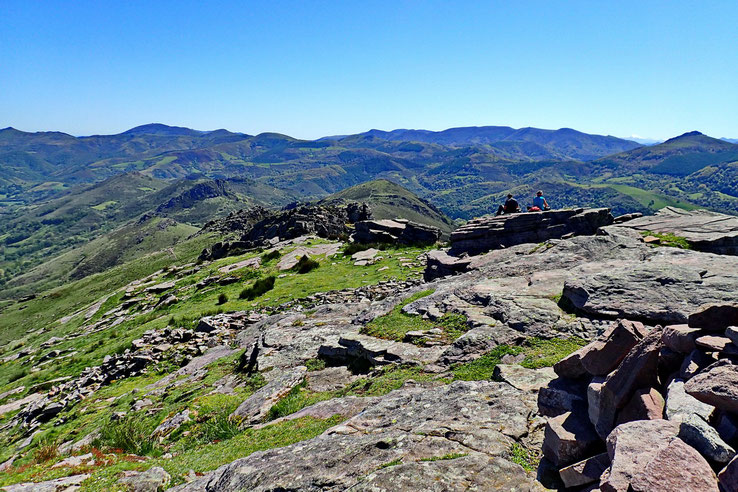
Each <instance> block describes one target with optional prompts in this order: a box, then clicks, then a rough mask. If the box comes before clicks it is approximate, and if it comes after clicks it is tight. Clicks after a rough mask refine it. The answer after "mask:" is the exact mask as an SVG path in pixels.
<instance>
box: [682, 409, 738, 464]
mask: <svg viewBox="0 0 738 492" xmlns="http://www.w3.org/2000/svg"><path fill="white" fill-rule="evenodd" d="M679 437H680V438H681V439H682V441H684V442H686V443H687V444H689V445H690V446H692V447H693V448H694V449H696V450H697V451H699V453H700V454H701V455H702V456H704V457H705V458H706V459H708V460H709V461H711V462H713V463H718V464H720V465H725V464H727V463H728V461H730V460H731V459H732V458H733V456H735V450H734V449H733V448H732V447H730V445H728V444H727V443H726V442H725V441H723V440H722V439H721V438H720V435H719V434H718V432H717V431H716V430H715V429H713V428H712V427H711V426H710V425H709V424H708V423H707V422H705V421H704V420H703V419H702V418H701V417H699V416H697V415H690V416H689V417H687V418H685V419H684V420H683V421H682V422H681V424H680V425H679Z"/></svg>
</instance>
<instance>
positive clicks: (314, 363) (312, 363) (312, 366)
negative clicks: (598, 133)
mask: <svg viewBox="0 0 738 492" xmlns="http://www.w3.org/2000/svg"><path fill="white" fill-rule="evenodd" d="M305 367H307V370H308V371H311V372H312V371H320V370H322V369H325V361H324V360H323V359H318V358H315V359H309V360H306V361H305Z"/></svg>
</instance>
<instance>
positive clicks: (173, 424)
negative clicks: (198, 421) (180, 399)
mask: <svg viewBox="0 0 738 492" xmlns="http://www.w3.org/2000/svg"><path fill="white" fill-rule="evenodd" d="M191 420H192V419H191V418H190V411H189V410H183V411H181V412H179V413H178V414H175V415H173V416H172V417H170V418H168V419H166V420H164V421H163V422H162V423H161V424H159V425H158V426H157V428H156V429H154V431H153V432H152V433H151V437H152V438H154V439H155V438H159V439H161V438H163V437H166V436H167V435H169V434H171V433H172V432H174V431H176V430H177V429H179V428H180V427H182V426H183V425H184V424H186V423H187V422H190V421H191Z"/></svg>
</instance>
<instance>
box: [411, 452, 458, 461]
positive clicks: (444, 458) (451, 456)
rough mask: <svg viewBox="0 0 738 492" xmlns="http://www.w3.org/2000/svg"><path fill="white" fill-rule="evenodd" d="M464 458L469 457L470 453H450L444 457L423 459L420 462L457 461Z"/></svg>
mask: <svg viewBox="0 0 738 492" xmlns="http://www.w3.org/2000/svg"><path fill="white" fill-rule="evenodd" d="M464 456H469V453H449V454H444V455H443V456H431V457H430V458H421V459H420V461H445V460H455V459H456V458H463V457H464Z"/></svg>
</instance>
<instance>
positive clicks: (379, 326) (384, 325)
mask: <svg viewBox="0 0 738 492" xmlns="http://www.w3.org/2000/svg"><path fill="white" fill-rule="evenodd" d="M433 292H434V291H433V290H424V291H422V292H417V293H415V294H413V295H412V296H410V297H408V298H407V299H405V300H404V301H403V302H401V303H400V304H398V305H397V306H395V307H394V309H392V311H390V312H389V313H388V314H385V315H384V316H380V317H378V318H376V319H374V320H372V321H371V322H369V323H367V324H366V325H365V326H364V327H362V329H361V333H364V334H365V335H371V336H373V337H377V338H384V339H386V340H396V341H402V339H403V338H405V335H406V334H407V333H408V332H409V331H416V330H429V329H431V328H433V326H434V325H433V324H432V323H431V322H430V321H428V320H426V319H423V318H422V317H420V316H414V315H410V314H405V313H403V312H402V308H404V307H405V306H407V305H408V304H410V303H412V302H415V301H417V300H418V299H422V298H423V297H426V296H429V295H431V294H432V293H433Z"/></svg>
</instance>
